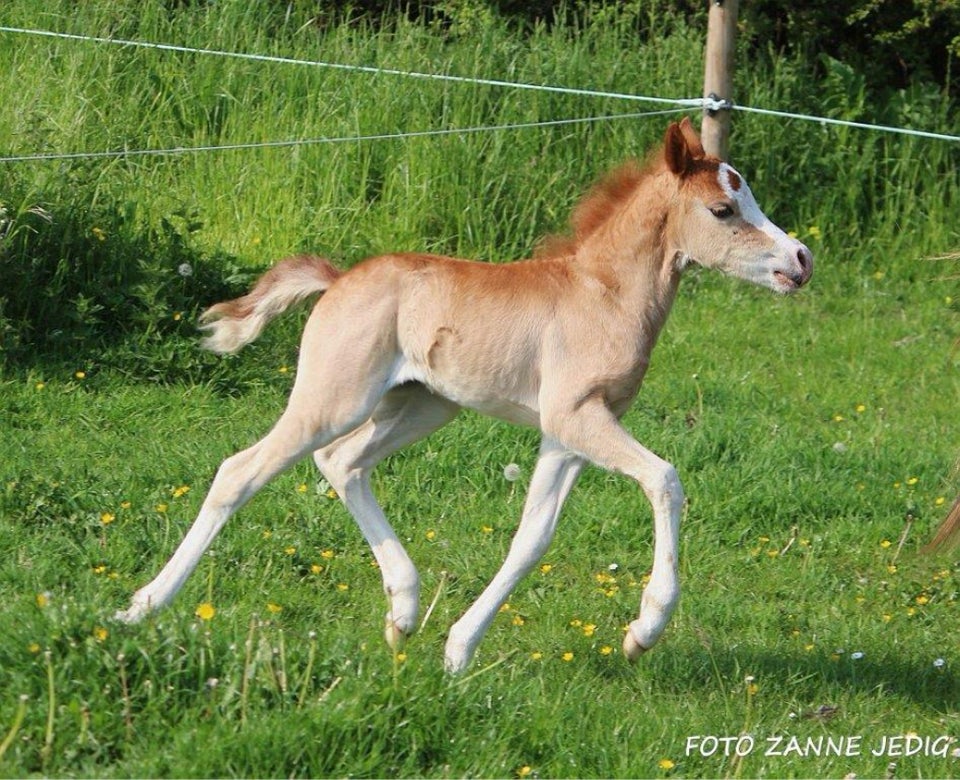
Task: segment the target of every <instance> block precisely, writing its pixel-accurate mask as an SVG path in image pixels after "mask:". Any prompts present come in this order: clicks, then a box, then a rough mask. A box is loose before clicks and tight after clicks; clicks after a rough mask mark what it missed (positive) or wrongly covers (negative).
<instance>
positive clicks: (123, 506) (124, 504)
mask: <svg viewBox="0 0 960 780" xmlns="http://www.w3.org/2000/svg"><path fill="white" fill-rule="evenodd" d="M132 506H133V504H132V503H131V502H129V501H121V502H120V508H121V509H129V508H130V507H132Z"/></svg>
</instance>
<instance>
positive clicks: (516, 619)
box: [510, 615, 527, 626]
mask: <svg viewBox="0 0 960 780" xmlns="http://www.w3.org/2000/svg"><path fill="white" fill-rule="evenodd" d="M510 622H512V623H513V625H515V626H522V625H523V624H524V623H526V622H527V621H526V620H524V619H523V616H522V615H514V616H513V620H512V621H510Z"/></svg>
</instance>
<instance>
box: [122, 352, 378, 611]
mask: <svg viewBox="0 0 960 780" xmlns="http://www.w3.org/2000/svg"><path fill="white" fill-rule="evenodd" d="M304 344H305V345H306V344H307V342H306V340H305V341H304ZM362 346H363V345H360V349H359V350H358V352H359V354H361V355H362V354H369V353H364V352H363V351H362ZM327 356H329V357H331V358H336V357H337V356H338V355H337V350H333V351H332V354H331V353H327ZM331 363H332V360H331ZM382 364H383V365H382V366H381V370H380V371H375V372H368V373H364V372H363V371H362V370H358V369H359V368H360V366H362V363H360V362H359V361H358V362H357V363H353V364H351V363H350V361H349V359H346V360H344V361H341V362H340V363H338V364H337V365H335V366H333V367H332V368H331V369H330V370H329V371H323V370H319V371H312V370H310V368H311V367H310V366H305V361H303V360H302V359H301V366H300V371H299V372H298V378H297V383H296V384H295V385H294V388H293V391H292V393H291V394H290V401H289V402H288V404H287V408H286V410H285V411H284V413H283V415H282V416H281V417H280V419H279V420H278V421H277V424H276V425H275V426H274V428H273V430H271V431H270V433H268V434H267V435H266V436H265V437H264V438H263V439H261V440H260V441H259V442H257V443H256V444H254V445H253V446H252V447H250V448H249V449H246V450H243V451H242V452H239V453H237V454H236V455H233V456H231V457H229V458H227V459H226V460H225V461H224V462H223V464H222V465H221V466H220V469H219V470H218V471H217V475H216V477H215V478H214V480H213V484H212V485H211V487H210V491H209V493H207V497H206V498H205V499H204V502H203V506H202V507H201V508H200V514H199V515H198V516H197V519H196V521H194V524H193V526H191V528H190V530H189V531H188V532H187V535H186V537H184V539H183V541H182V542H181V543H180V546H179V547H178V548H177V551H176V552H175V553H174V555H173V557H172V558H171V559H170V560H169V561H168V562H167V564H166V566H164V567H163V569H162V570H161V572H160V573H159V574H158V575H157V576H156V577H155V578H154V579H153V580H152V581H151V582H150V583H149V584H147V585H146V586H144V587H143V588H141V589H140V590H138V591H137V592H136V593H135V594H134V596H133V601H132V603H131V605H130V608H129V609H127V610H125V611H123V612H119V613H117V618H118V619H120V620H123V621H126V622H128V623H133V622H136V621H138V620H140V619H142V618H143V617H144V616H146V615H147V613H149V612H151V611H153V610H156V609H159V608H161V607H163V606H165V605H166V604H168V603H169V602H170V601H171V599H173V597H174V596H175V595H176V593H177V591H179V590H180V588H181V586H182V585H183V583H184V582H185V581H186V579H187V577H188V576H190V573H191V572H192V571H193V570H194V569H195V568H196V566H197V564H198V563H199V562H200V558H201V556H202V555H203V553H204V552H205V551H206V549H207V548H208V547H209V546H210V544H211V543H212V542H213V540H214V538H216V536H217V534H218V533H219V532H220V529H221V528H223V525H224V524H225V523H226V522H227V520H228V519H229V518H230V516H231V515H233V513H234V512H236V511H237V509H239V508H240V507H241V506H242V505H243V504H244V503H246V502H247V500H249V499H250V498H251V497H252V496H253V495H254V494H255V493H256V492H257V491H258V490H260V488H262V487H263V486H264V485H265V484H266V483H267V482H268V481H269V480H270V479H272V478H273V477H275V476H276V475H277V474H279V473H280V472H282V471H284V470H285V469H286V468H288V467H289V466H291V465H292V464H294V463H296V462H297V461H298V460H300V459H301V458H302V457H304V456H305V455H307V454H308V453H309V452H311V451H312V450H315V449H317V448H318V447H324V446H326V445H327V444H329V443H330V442H331V441H333V440H335V439H337V438H338V437H340V436H342V435H343V434H345V433H348V432H349V431H351V430H353V429H354V428H355V427H356V426H357V425H359V424H361V423H362V422H363V421H364V420H366V419H367V418H368V417H369V416H370V414H371V412H372V411H373V409H374V408H375V406H376V404H377V402H378V401H379V400H380V397H381V394H382V393H383V390H384V388H385V386H386V378H387V374H388V371H389V363H388V362H387V361H386V360H383V361H382ZM384 366H386V368H384ZM366 367H369V364H368V366H366Z"/></svg>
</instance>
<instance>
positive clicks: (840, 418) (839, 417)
mask: <svg viewBox="0 0 960 780" xmlns="http://www.w3.org/2000/svg"><path fill="white" fill-rule="evenodd" d="M843 420H844V417H843V415H842V414H835V415H833V421H834V422H843Z"/></svg>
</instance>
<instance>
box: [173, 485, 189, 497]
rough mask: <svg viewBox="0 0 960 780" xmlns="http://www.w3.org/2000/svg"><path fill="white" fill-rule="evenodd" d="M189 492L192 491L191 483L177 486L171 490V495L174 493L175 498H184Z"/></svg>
mask: <svg viewBox="0 0 960 780" xmlns="http://www.w3.org/2000/svg"><path fill="white" fill-rule="evenodd" d="M189 492H190V486H189V485H180V486H179V487H175V488H174V489H173V490H171V491H170V493H171V495H173V497H174V498H182V497H183V496H185V495H187V493H189Z"/></svg>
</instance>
